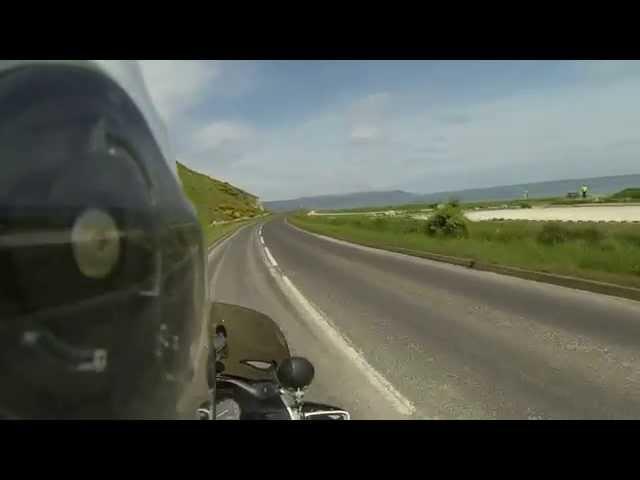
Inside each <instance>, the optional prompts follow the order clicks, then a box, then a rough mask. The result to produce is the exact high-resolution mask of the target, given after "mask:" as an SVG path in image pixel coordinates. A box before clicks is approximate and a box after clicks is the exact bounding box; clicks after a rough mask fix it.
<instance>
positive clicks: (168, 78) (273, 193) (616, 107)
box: [142, 61, 640, 199]
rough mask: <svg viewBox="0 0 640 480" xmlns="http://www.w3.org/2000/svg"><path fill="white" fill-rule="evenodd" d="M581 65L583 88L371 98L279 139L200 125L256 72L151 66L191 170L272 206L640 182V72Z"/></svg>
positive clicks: (241, 124)
mask: <svg viewBox="0 0 640 480" xmlns="http://www.w3.org/2000/svg"><path fill="white" fill-rule="evenodd" d="M575 65H576V66H577V71H578V72H580V75H582V76H580V78H579V80H578V81H577V82H573V83H572V84H571V85H568V86H565V87H560V86H558V87H555V88H549V87H547V88H544V89H543V88H540V89H538V90H535V91H533V90H529V92H530V93H517V94H510V96H508V97H503V98H501V99H499V100H493V101H480V100H476V102H475V103H473V102H472V101H469V100H467V101H465V102H464V104H462V103H461V104H460V105H457V106H456V107H455V108H453V107H454V106H453V105H451V104H450V103H448V104H447V103H445V102H440V103H438V102H435V101H434V98H436V97H437V92H434V91H431V90H429V91H426V90H425V91H424V92H417V93H416V92H399V91H398V92H396V91H384V92H377V93H372V94H367V93H363V94H362V96H361V97H360V98H356V99H354V100H352V101H348V102H345V103H343V104H342V105H337V106H336V105H335V104H331V105H332V107H330V109H329V107H327V109H326V110H324V111H317V112H316V113H315V114H313V115H311V116H310V117H307V118H304V119H303V120H300V121H299V122H293V123H291V122H289V123H288V124H287V126H284V127H278V126H277V121H274V122H273V123H274V125H263V126H258V125H251V124H250V123H248V122H246V121H237V120H234V121H232V120H231V119H229V118H224V117H217V116H216V112H212V113H211V117H210V118H209V119H205V120H202V119H201V118H199V117H197V116H195V115H192V113H193V111H194V110H195V109H197V108H198V107H199V106H200V105H203V104H205V103H206V101H207V100H208V99H210V98H213V97H216V96H218V97H224V98H229V97H232V96H238V95H242V94H243V93H246V92H247V91H250V90H251V89H252V88H254V86H255V84H256V82H257V81H258V79H257V78H258V77H257V76H256V69H255V67H254V66H251V65H250V64H242V63H238V62H233V63H227V62H205V63H203V62H184V63H183V62H182V61H179V62H173V61H166V62H165V61H162V62H160V63H156V62H155V61H143V62H142V67H143V71H144V74H145V78H146V79H147V81H148V85H149V89H150V91H151V95H152V97H153V98H154V100H155V101H156V103H157V105H158V106H159V108H160V111H161V112H162V114H163V115H165V117H166V118H168V119H169V123H170V129H171V131H172V133H173V134H174V135H175V132H176V131H178V132H180V138H181V139H182V140H183V146H182V148H181V149H180V150H179V152H178V153H179V154H180V156H181V158H184V160H185V161H186V163H187V164H189V165H190V166H192V167H193V168H196V169H198V170H201V171H203V172H205V173H208V174H210V175H213V176H214V177H218V178H222V179H224V180H227V181H230V182H232V183H234V184H236V185H238V186H240V187H241V188H245V189H247V190H249V191H252V192H254V193H256V194H258V195H260V196H262V197H263V198H265V199H278V198H291V197H295V196H306V195H317V194H326V193H346V192H350V191H356V190H363V189H388V188H405V189H409V190H414V191H418V192H428V191H437V190H448V189H457V188H466V187H480V186H489V185H499V184H508V183H520V182H527V181H535V180H548V179H554V178H562V177H565V178H566V177H567V176H575V177H580V176H588V175H594V176H595V175H610V174H618V173H620V174H621V173H634V171H640V169H639V168H638V167H636V165H637V158H638V157H640V143H639V141H640V134H638V133H637V128H636V126H637V125H638V124H639V123H640V96H639V95H638V94H637V92H638V91H639V90H640V82H639V74H640V62H624V63H618V62H612V63H609V62H596V63H592V62H577V63H575ZM531 92H533V93H531ZM405 94H410V95H411V98H412V101H411V102H408V101H406V98H407V97H405V98H404V99H403V98H402V96H403V95H405ZM418 108H419V110H418ZM274 120H277V119H274Z"/></svg>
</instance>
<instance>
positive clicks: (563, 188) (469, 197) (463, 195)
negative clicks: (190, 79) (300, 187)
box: [264, 174, 640, 212]
mask: <svg viewBox="0 0 640 480" xmlns="http://www.w3.org/2000/svg"><path fill="white" fill-rule="evenodd" d="M583 183H584V184H586V185H588V186H589V192H590V194H592V195H606V194H611V193H615V192H617V191H619V190H622V189H624V188H630V187H640V174H638V175H618V176H614V177H594V178H577V179H570V180H554V181H550V182H536V183H521V184H517V185H503V186H498V187H488V188H473V189H467V190H452V191H446V192H435V193H427V194H418V193H411V192H405V191H402V190H392V191H374V192H358V193H347V194H344V195H321V196H316V197H301V198H294V199H291V200H276V201H271V202H264V206H265V207H266V208H267V209H269V210H272V211H275V212H282V211H291V210H298V209H307V210H309V209H316V210H337V209H343V208H362V207H378V206H380V207H384V206H388V205H399V204H405V203H431V202H440V201H445V200H448V199H449V198H453V197H455V198H457V199H459V200H460V201H463V202H476V201H485V200H511V199H515V198H522V197H523V194H524V192H525V190H527V191H528V192H529V198H542V197H557V196H564V195H566V194H567V192H576V191H577V190H578V189H579V188H580V185H582V184H583Z"/></svg>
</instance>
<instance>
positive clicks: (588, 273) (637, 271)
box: [289, 207, 640, 287]
mask: <svg viewBox="0 0 640 480" xmlns="http://www.w3.org/2000/svg"><path fill="white" fill-rule="evenodd" d="M447 208H452V209H453V210H452V212H451V215H452V217H450V218H448V219H445V220H443V219H440V220H438V221H437V222H436V221H434V222H435V223H434V222H430V220H431V219H429V220H416V219H411V218H402V217H372V216H370V215H350V216H335V217H332V216H307V215H305V214H302V213H299V214H296V215H292V216H290V217H289V221H290V222H291V223H292V224H294V225H296V226H298V227H301V228H304V229H306V230H309V231H311V232H315V233H319V234H323V235H328V236H331V237H335V238H339V239H343V240H347V241H351V242H355V243H360V244H363V245H369V246H373V247H380V248H405V249H411V250H418V251H422V252H429V253H436V254H441V255H450V256H457V257H464V258H468V259H473V260H476V261H482V262H486V263H490V264H495V265H505V266H511V267H519V268H524V269H528V270H535V271H540V272H546V273H555V274H560V275H569V276H574V277H580V278H586V279H590V280H597V281H602V282H609V283H615V284H619V285H624V286H632V287H640V225H638V224H598V223H588V224H587V223H584V224H558V223H537V222H527V221H507V222H497V221H484V222H464V220H463V217H462V215H461V214H460V212H459V209H458V211H457V212H456V207H447ZM461 221H462V222H464V227H463V228H462V227H459V226H458V224H459V222H461ZM434 225H435V226H434ZM439 225H441V227H440V226H439ZM447 229H448V230H449V231H451V232H452V233H451V234H447V233H444V232H445V230H447Z"/></svg>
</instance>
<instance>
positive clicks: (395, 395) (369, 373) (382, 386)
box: [264, 247, 416, 416]
mask: <svg viewBox="0 0 640 480" xmlns="http://www.w3.org/2000/svg"><path fill="white" fill-rule="evenodd" d="M264 250H265V253H266V254H267V257H268V258H269V261H270V262H271V263H273V264H274V265H277V263H276V261H275V259H274V258H273V256H272V255H271V252H270V251H269V248H268V247H265V248H264ZM269 272H270V273H271V275H272V276H273V277H274V278H275V279H276V281H277V280H281V282H277V283H278V284H279V285H280V287H281V288H282V290H283V292H284V293H285V295H287V296H288V297H289V299H290V300H291V301H292V303H293V304H294V305H297V306H298V309H299V310H301V311H302V312H303V313H304V314H306V316H307V317H308V318H309V319H310V320H311V321H312V323H313V325H315V326H316V327H317V328H319V329H320V330H321V331H322V332H323V333H324V334H325V335H326V336H327V337H328V338H329V340H330V341H331V342H332V343H333V344H334V345H335V346H336V347H337V348H338V349H339V350H341V351H342V352H343V353H344V354H345V355H346V356H347V357H348V358H349V359H350V360H352V361H353V362H354V364H355V365H356V366H357V367H358V369H359V370H360V371H361V372H362V373H363V374H364V376H365V377H366V378H367V380H369V382H370V383H371V385H373V387H374V388H376V389H377V390H379V391H380V393H381V394H382V395H383V396H384V397H385V398H386V399H387V400H388V401H389V402H390V403H391V405H393V407H394V408H395V409H396V410H397V411H398V412H399V413H400V414H402V415H407V416H409V415H412V414H413V413H414V412H415V410H416V407H415V405H414V404H413V403H412V402H411V401H410V400H409V399H407V398H406V397H404V396H403V395H402V394H401V393H400V392H398V390H396V388H395V387H394V386H393V385H392V384H391V383H390V382H389V381H388V380H387V379H386V378H385V377H384V376H383V375H382V374H381V373H379V372H378V371H377V370H376V369H375V368H373V367H372V366H371V364H369V362H367V360H366V359H365V358H364V355H363V354H362V353H361V352H358V351H357V350H356V348H355V347H354V346H353V344H352V343H351V342H350V341H349V339H348V338H346V337H345V336H344V335H342V334H341V333H340V332H339V330H338V329H337V328H336V327H335V326H334V325H333V324H332V323H331V321H330V320H329V319H328V318H327V316H326V315H324V314H323V313H322V312H321V311H320V310H319V309H318V308H316V307H315V306H314V305H312V304H311V302H309V300H307V298H306V297H305V296H304V295H303V294H302V293H301V292H300V290H298V288H297V287H296V286H295V285H294V284H293V282H292V281H291V280H289V277H287V276H286V275H285V274H284V273H282V272H279V271H276V270H275V269H269ZM283 287H284V288H283Z"/></svg>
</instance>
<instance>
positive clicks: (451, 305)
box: [209, 219, 640, 419]
mask: <svg viewBox="0 0 640 480" xmlns="http://www.w3.org/2000/svg"><path fill="white" fill-rule="evenodd" d="M259 230H260V226H258V225H256V226H249V227H245V228H243V229H241V230H240V231H239V232H238V233H237V234H236V235H235V236H234V237H232V238H231V239H230V240H228V241H226V242H225V243H223V244H222V245H221V246H220V247H218V248H217V249H216V250H214V251H213V252H212V254H211V256H210V266H209V268H210V275H211V279H212V295H213V297H214V298H215V299H217V300H220V301H227V302H231V303H237V304H241V305H245V306H248V307H251V308H254V309H257V310H260V311H263V312H265V313H267V314H268V315H270V316H272V318H274V319H276V321H277V322H278V323H279V324H280V325H281V327H282V329H283V331H284V332H285V335H286V336H287V338H288V339H289V341H290V343H291V346H292V348H293V350H294V351H295V352H297V353H300V354H303V355H305V356H308V357H309V358H310V359H311V360H312V361H313V362H314V363H315V364H316V367H317V381H316V382H315V383H314V385H313V387H312V391H311V392H310V394H309V397H310V398H311V397H312V398H314V399H317V400H318V401H326V402H328V403H334V404H338V405H342V406H345V407H347V408H349V409H350V410H351V411H352V412H353V414H354V417H355V418H501V419H502V418H507V419H510V418H520V419H527V418H533V419H557V418H603V419H604V418H638V417H640V302H634V301H631V300H625V299H618V298H614V297H607V296H604V295H599V294H594V293H589V292H582V291H578V290H572V289H568V288H564V287H558V286H553V285H547V284H542V283H536V282H532V281H527V280H522V279H517V278H512V277H506V276H501V275H497V274H494V273H490V272H480V271H475V270H470V269H466V268H464V267H458V266H453V265H447V264H442V263H438V262H432V261H429V260H425V259H418V258H413V257H408V256H403V255H400V254H395V253H390V252H382V251H378V250H373V249H369V248H366V247H359V246H354V245H351V244H347V243H344V242H340V241H336V240H330V239H326V238H323V237H318V236H315V235H312V234H309V233H306V232H303V231H300V230H298V229H296V228H295V227H293V226H290V225H288V224H286V223H285V221H284V220H283V219H275V220H272V221H270V222H267V223H266V224H265V225H264V227H263V229H262V237H263V239H264V243H265V244H266V246H267V247H268V250H269V254H270V255H267V254H265V249H264V246H263V245H262V243H261V241H260V233H259ZM269 256H271V259H273V261H275V262H276V263H277V266H273V265H272V264H271V260H270V258H269ZM283 276H284V277H283ZM292 285H293V287H291V286H292ZM294 290H295V292H294ZM300 294H301V295H300ZM305 305H306V307H305ZM310 305H311V306H310ZM327 325H329V326H327ZM345 345H346V346H345ZM356 351H357V354H356V353H355V352H356Z"/></svg>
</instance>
